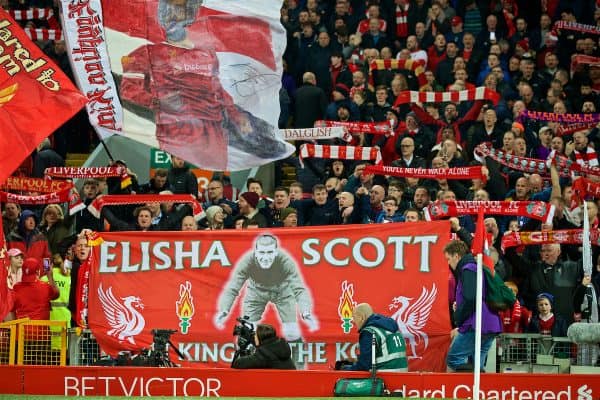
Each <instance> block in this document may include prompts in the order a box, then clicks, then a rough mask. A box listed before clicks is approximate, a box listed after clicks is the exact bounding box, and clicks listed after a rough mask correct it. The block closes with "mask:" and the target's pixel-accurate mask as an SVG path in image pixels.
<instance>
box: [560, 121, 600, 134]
mask: <svg viewBox="0 0 600 400" xmlns="http://www.w3.org/2000/svg"><path fill="white" fill-rule="evenodd" d="M596 125H598V123H597V122H583V123H575V124H560V125H558V128H556V133H555V134H554V135H555V136H567V135H572V134H574V133H575V132H579V131H585V130H588V129H592V128H594V127H595V126H596Z"/></svg>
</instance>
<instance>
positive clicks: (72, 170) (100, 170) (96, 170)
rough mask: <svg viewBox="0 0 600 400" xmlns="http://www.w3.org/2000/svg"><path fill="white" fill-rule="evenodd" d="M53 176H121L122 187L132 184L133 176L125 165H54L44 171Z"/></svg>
mask: <svg viewBox="0 0 600 400" xmlns="http://www.w3.org/2000/svg"><path fill="white" fill-rule="evenodd" d="M44 174H46V176H51V177H53V178H111V177H116V176H120V177H121V189H125V188H126V187H127V186H129V185H131V177H130V176H129V174H128V173H127V168H125V167H52V168H46V170H45V171H44Z"/></svg>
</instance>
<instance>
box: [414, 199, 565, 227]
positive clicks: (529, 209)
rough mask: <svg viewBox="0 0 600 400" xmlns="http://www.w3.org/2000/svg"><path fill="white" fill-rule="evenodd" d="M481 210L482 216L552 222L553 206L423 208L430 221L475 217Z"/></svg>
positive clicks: (446, 204) (444, 204)
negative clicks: (467, 216) (506, 216)
mask: <svg viewBox="0 0 600 400" xmlns="http://www.w3.org/2000/svg"><path fill="white" fill-rule="evenodd" d="M481 208H483V212H484V214H493V215H512V216H515V217H527V218H533V219H536V220H540V221H544V222H545V223H550V222H552V218H554V206H553V205H551V204H549V203H546V202H544V201H466V200H458V201H435V202H432V203H430V204H429V205H428V206H427V207H425V208H423V213H424V214H425V219H426V220H427V221H432V220H436V219H442V218H447V217H458V216H461V215H476V214H477V213H478V212H479V210H480V209H481Z"/></svg>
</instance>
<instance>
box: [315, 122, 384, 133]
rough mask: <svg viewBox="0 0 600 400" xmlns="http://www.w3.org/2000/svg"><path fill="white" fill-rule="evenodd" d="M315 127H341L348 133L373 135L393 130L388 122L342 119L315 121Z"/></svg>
mask: <svg viewBox="0 0 600 400" xmlns="http://www.w3.org/2000/svg"><path fill="white" fill-rule="evenodd" d="M314 126H315V128H331V127H337V126H340V127H343V128H346V129H347V130H348V132H350V133H370V134H373V135H385V134H388V133H393V132H394V130H393V128H392V126H391V125H390V123H389V122H342V121H329V120H327V121H325V120H318V121H315V124H314Z"/></svg>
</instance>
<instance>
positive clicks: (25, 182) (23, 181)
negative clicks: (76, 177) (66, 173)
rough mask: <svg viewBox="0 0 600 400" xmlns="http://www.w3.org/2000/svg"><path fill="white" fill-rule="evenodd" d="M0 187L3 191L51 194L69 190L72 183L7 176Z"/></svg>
mask: <svg viewBox="0 0 600 400" xmlns="http://www.w3.org/2000/svg"><path fill="white" fill-rule="evenodd" d="M1 187H2V189H4V190H15V191H23V192H38V193H52V192H59V191H61V190H66V189H71V188H72V187H73V182H70V181H63V180H52V179H44V178H28V177H26V176H9V177H8V178H7V179H6V182H5V183H4V185H2V186H1Z"/></svg>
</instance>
